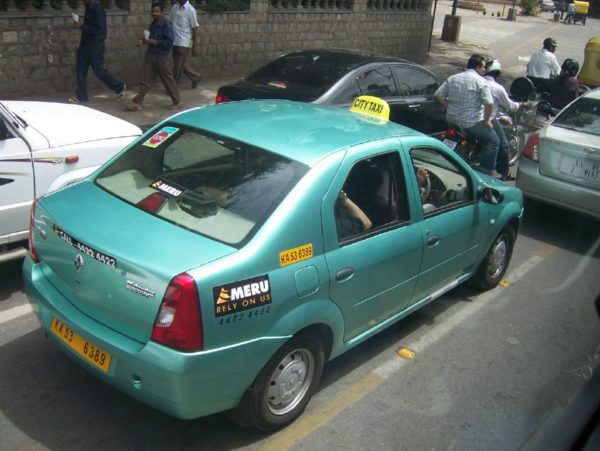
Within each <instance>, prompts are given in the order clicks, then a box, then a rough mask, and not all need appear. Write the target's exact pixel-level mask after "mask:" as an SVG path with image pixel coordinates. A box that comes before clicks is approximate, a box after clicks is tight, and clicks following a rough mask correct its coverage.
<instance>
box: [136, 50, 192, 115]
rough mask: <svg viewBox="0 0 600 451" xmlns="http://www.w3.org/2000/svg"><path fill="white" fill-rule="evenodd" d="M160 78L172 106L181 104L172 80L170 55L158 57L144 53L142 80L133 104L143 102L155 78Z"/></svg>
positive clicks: (175, 84)
mask: <svg viewBox="0 0 600 451" xmlns="http://www.w3.org/2000/svg"><path fill="white" fill-rule="evenodd" d="M157 76H158V78H160V81H161V82H162V84H163V86H164V87H165V90H166V91H167V94H168V95H169V97H171V100H172V101H173V103H174V104H178V103H181V96H180V95H179V88H178V87H177V83H176V82H175V79H174V78H173V60H172V59H171V55H170V54H167V55H158V54H156V53H148V52H146V56H145V57H144V64H143V65H142V79H141V80H140V88H139V90H138V94H137V95H136V96H135V97H134V98H133V101H134V102H135V103H139V104H140V105H141V104H142V103H143V102H144V97H145V96H146V94H148V92H149V91H150V88H151V87H152V85H153V84H154V81H155V80H156V77H157Z"/></svg>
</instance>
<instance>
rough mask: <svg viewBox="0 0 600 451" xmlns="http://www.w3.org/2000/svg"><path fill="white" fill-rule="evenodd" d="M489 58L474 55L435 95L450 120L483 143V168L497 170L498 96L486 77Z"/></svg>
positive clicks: (489, 170)
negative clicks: (493, 119)
mask: <svg viewBox="0 0 600 451" xmlns="http://www.w3.org/2000/svg"><path fill="white" fill-rule="evenodd" d="M484 74H485V58H484V57H483V56H481V55H471V57H470V58H469V61H468V62H467V68H466V70H465V71H464V72H461V73H458V74H456V75H452V76H451V77H449V78H448V79H447V80H446V81H444V83H442V85H441V86H440V87H439V88H438V89H437V90H436V91H435V93H434V94H433V95H434V96H435V97H436V98H437V100H438V101H439V102H440V103H441V104H442V105H443V106H444V107H445V108H446V120H447V121H448V122H451V123H453V124H456V125H458V126H459V127H461V128H462V129H463V130H464V131H465V132H466V133H467V134H468V135H469V136H471V137H473V138H476V139H477V140H479V142H480V143H481V145H482V149H483V155H482V158H481V169H483V170H484V171H485V172H489V173H492V172H493V171H494V170H495V165H496V154H497V153H498V146H499V145H500V140H499V139H498V135H496V132H495V131H494V126H493V125H492V122H491V120H490V115H491V114H492V109H493V107H494V99H493V98H492V94H491V92H490V87H489V86H488V84H487V82H486V81H485V79H484V78H483V75H484Z"/></svg>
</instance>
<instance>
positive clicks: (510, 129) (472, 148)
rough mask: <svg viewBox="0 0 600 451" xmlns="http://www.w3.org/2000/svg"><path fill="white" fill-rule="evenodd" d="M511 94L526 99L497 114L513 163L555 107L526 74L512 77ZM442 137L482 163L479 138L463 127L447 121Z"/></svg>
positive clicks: (469, 159) (468, 158) (473, 162)
mask: <svg viewBox="0 0 600 451" xmlns="http://www.w3.org/2000/svg"><path fill="white" fill-rule="evenodd" d="M510 97H511V98H512V99H513V100H514V101H516V102H527V104H526V106H525V107H523V108H519V109H518V110H516V111H512V112H508V111H499V113H498V115H497V119H498V121H499V122H500V124H501V125H502V129H503V130H504V134H505V135H506V139H507V141H508V162H509V165H510V166H512V165H514V164H515V163H516V162H517V160H518V159H519V157H520V156H521V153H522V152H523V149H524V148H525V144H526V143H527V139H528V138H529V135H530V134H531V133H533V132H534V131H537V130H539V129H541V128H543V127H545V126H546V125H547V124H548V122H549V121H550V119H551V116H552V115H553V114H551V113H552V112H553V111H552V109H551V107H550V104H549V103H548V102H547V101H546V100H543V99H541V98H540V97H539V96H537V95H536V89H535V87H534V86H533V83H532V82H531V80H529V79H528V78H526V77H519V78H517V79H515V81H513V83H512V84H511V86H510ZM439 139H441V140H442V141H443V142H444V144H446V145H447V146H448V147H450V148H451V149H452V150H454V151H455V152H456V153H457V154H458V155H460V156H461V158H462V159H463V160H465V161H466V162H467V163H468V164H469V165H470V166H477V165H479V164H480V162H481V157H482V152H481V145H480V143H479V141H478V140H477V139H475V138H472V137H469V136H468V134H467V133H466V132H465V131H464V130H462V129H461V128H460V127H458V126H456V125H455V124H451V123H448V127H447V128H446V131H445V132H442V133H441V134H440V136H439Z"/></svg>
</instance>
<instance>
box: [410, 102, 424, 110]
mask: <svg viewBox="0 0 600 451" xmlns="http://www.w3.org/2000/svg"><path fill="white" fill-rule="evenodd" d="M408 108H410V109H411V110H418V109H419V108H421V105H419V104H418V103H412V104H410V105H408Z"/></svg>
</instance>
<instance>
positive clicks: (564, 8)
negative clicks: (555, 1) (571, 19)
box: [559, 0, 567, 20]
mask: <svg viewBox="0 0 600 451" xmlns="http://www.w3.org/2000/svg"><path fill="white" fill-rule="evenodd" d="M566 12H567V1H566V0H563V1H561V2H560V18H559V20H563V16H564V14H565V13H566Z"/></svg>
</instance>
